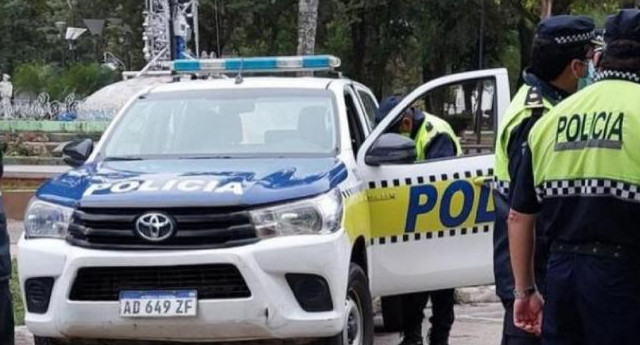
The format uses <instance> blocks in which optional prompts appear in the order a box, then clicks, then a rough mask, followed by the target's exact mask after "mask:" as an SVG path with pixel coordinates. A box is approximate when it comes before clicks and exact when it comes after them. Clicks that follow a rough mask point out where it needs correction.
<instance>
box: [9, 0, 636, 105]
mask: <svg viewBox="0 0 640 345" xmlns="http://www.w3.org/2000/svg"><path fill="white" fill-rule="evenodd" d="M298 1H299V0H268V1H255V0H200V36H201V40H200V49H201V50H206V51H207V52H215V53H216V54H217V55H218V56H239V55H242V56H249V55H291V54H295V53H296V46H297V10H298ZM639 2H640V1H638V0H579V1H578V0H554V1H553V7H552V12H553V14H563V13H572V14H588V15H592V16H593V17H594V18H595V20H596V22H597V23H598V25H599V26H602V25H604V21H605V18H606V16H607V15H608V14H610V13H613V12H615V11H616V10H617V9H618V8H620V7H624V6H633V5H634V4H635V5H637V4H638V3H639ZM76 3H77V5H75V6H73V7H72V8H70V7H69V2H68V1H67V0H4V1H2V2H0V32H1V33H2V34H0V70H2V72H5V73H7V72H8V73H9V74H12V75H14V78H13V80H14V82H16V83H17V84H16V86H17V87H18V89H19V90H22V91H23V92H28V93H33V94H37V93H38V92H39V91H42V90H46V91H47V92H50V93H51V95H52V97H55V96H56V95H63V94H65V93H68V92H72V91H75V92H76V93H79V94H82V95H86V94H88V93H89V92H91V91H92V90H95V89H96V88H97V87H98V86H100V85H104V83H106V82H108V81H110V80H111V76H110V74H109V73H108V72H106V71H103V70H101V69H100V68H99V67H98V66H97V65H95V63H97V62H99V61H100V60H101V58H102V56H101V52H103V51H109V52H112V53H114V54H115V55H117V56H118V57H120V58H121V59H122V60H123V61H124V62H125V64H126V65H127V67H128V68H129V69H131V70H139V69H140V68H142V66H143V65H144V63H145V62H144V60H143V56H142V44H143V43H142V40H141V36H142V10H143V8H144V2H143V1H139V0H110V1H77V2H76ZM540 8H541V1H540V0H429V1H420V0H405V1H396V0H324V1H320V5H319V9H318V27H317V37H316V52H317V53H329V54H334V55H337V56H339V57H340V58H341V59H342V67H341V70H342V71H343V72H344V74H345V75H346V76H348V77H351V78H353V79H355V80H358V81H360V82H362V83H364V84H366V85H367V86H369V87H371V88H372V89H373V90H374V92H375V93H376V95H377V96H378V97H382V96H384V95H386V94H390V93H406V92H408V91H410V90H411V89H412V88H413V87H415V86H417V85H419V84H421V83H423V82H425V81H427V80H430V79H433V78H436V77H439V76H442V75H444V74H448V73H454V72H462V71H468V70H474V69H478V68H480V67H482V68H491V67H507V68H508V70H509V74H510V76H511V80H512V82H513V85H514V86H515V84H516V82H517V81H518V79H519V77H520V75H521V70H522V68H524V67H525V66H526V65H527V64H528V62H529V61H528V55H529V51H530V44H531V40H532V39H533V35H534V29H535V25H536V24H537V23H538V22H539V20H540V16H541V14H540V12H541V9H540ZM82 18H103V19H104V18H118V19H119V20H121V23H118V21H117V20H116V21H107V22H106V25H105V28H104V30H103V35H102V36H101V37H93V36H90V35H89V34H84V35H83V36H81V38H80V39H79V40H78V42H77V43H78V62H79V66H80V67H78V66H74V67H71V68H69V56H68V55H69V54H68V50H67V46H66V43H65V42H64V41H63V40H62V39H61V37H60V35H59V33H58V30H57V29H56V27H55V22H56V21H65V22H66V23H67V24H68V25H69V26H80V27H82V26H83V23H82ZM482 18H484V21H483V20H482ZM481 23H483V24H482V25H483V28H482V30H481V29H480V27H481ZM481 35H482V36H481ZM481 42H482V47H483V54H482V56H479V50H480V49H479V48H480V43H481ZM65 60H66V63H65V64H63V61H65ZM33 61H44V62H33ZM30 62H33V63H30ZM25 63H29V64H28V65H26V66H20V65H23V64H25ZM92 63H93V64H94V65H91V64H92ZM18 66H20V68H19V69H18V68H17V67H18ZM63 66H65V67H63ZM18 84H19V85H18Z"/></svg>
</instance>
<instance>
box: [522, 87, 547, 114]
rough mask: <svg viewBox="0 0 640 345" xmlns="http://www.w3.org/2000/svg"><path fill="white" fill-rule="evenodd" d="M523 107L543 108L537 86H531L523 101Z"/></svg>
mask: <svg viewBox="0 0 640 345" xmlns="http://www.w3.org/2000/svg"><path fill="white" fill-rule="evenodd" d="M524 107H525V108H528V109H535V108H544V102H543V101H542V93H540V90H538V88H537V87H535V86H532V87H531V88H530V89H529V92H527V98H525V101H524Z"/></svg>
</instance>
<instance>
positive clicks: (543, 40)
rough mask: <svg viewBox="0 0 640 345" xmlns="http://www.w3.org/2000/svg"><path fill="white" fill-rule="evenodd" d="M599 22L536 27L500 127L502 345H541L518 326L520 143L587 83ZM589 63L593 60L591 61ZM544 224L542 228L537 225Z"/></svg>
mask: <svg viewBox="0 0 640 345" xmlns="http://www.w3.org/2000/svg"><path fill="white" fill-rule="evenodd" d="M594 28H595V27H594V23H593V21H592V20H591V19H590V18H587V17H583V16H567V15H563V16H557V17H551V18H549V19H547V20H544V21H542V22H541V23H540V24H539V25H538V27H537V28H536V35H535V38H534V41H533V48H532V51H531V65H530V67H529V68H527V69H525V71H524V73H523V80H524V85H523V86H522V87H521V88H520V90H519V91H518V93H517V94H516V95H515V97H514V98H513V101H512V102H511V104H510V105H509V108H508V109H507V112H506V114H505V116H504V120H503V121H502V124H501V125H500V128H499V129H498V135H497V138H498V139H497V140H496V164H495V173H496V179H497V188H496V189H497V190H496V191H495V192H494V199H495V204H496V206H497V207H496V222H495V227H494V234H493V242H494V276H495V282H496V293H497V295H498V297H499V298H500V300H501V301H502V304H503V306H504V308H505V318H504V320H503V329H502V345H515V344H539V343H540V340H539V338H538V337H537V336H535V335H532V334H530V333H527V332H524V331H523V330H521V329H519V328H517V327H515V326H514V325H513V318H512V314H513V312H512V310H513V302H514V299H513V289H514V285H513V275H512V273H511V263H510V260H509V241H508V238H507V215H508V213H509V185H510V183H512V182H514V181H516V180H517V179H518V177H517V169H518V166H519V165H520V160H521V152H522V151H521V146H522V143H523V142H524V141H526V138H527V136H528V135H529V131H530V129H531V127H532V126H533V124H534V123H535V122H536V121H538V119H540V117H542V116H543V115H544V114H545V113H546V112H548V111H549V110H550V109H551V108H552V107H553V106H555V105H556V104H558V103H559V102H560V101H562V100H563V99H565V98H566V97H568V96H569V95H570V94H572V93H574V92H575V91H576V89H577V87H578V85H579V84H582V85H585V86H586V85H588V84H589V83H590V79H591V75H592V74H593V72H594V69H593V65H592V64H591V63H588V57H589V56H590V55H591V54H592V53H593V49H592V47H591V39H592V35H593V32H594ZM587 64H588V65H587ZM538 229H540V228H538ZM536 239H537V243H536V252H535V258H536V272H535V273H536V274H535V276H536V282H537V283H538V286H539V287H542V286H543V278H544V268H545V263H546V254H547V249H546V245H545V240H544V238H543V236H542V235H541V234H540V233H539V231H538V232H537V233H536Z"/></svg>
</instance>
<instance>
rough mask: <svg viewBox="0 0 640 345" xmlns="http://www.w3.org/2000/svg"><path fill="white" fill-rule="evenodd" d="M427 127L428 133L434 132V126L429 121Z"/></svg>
mask: <svg viewBox="0 0 640 345" xmlns="http://www.w3.org/2000/svg"><path fill="white" fill-rule="evenodd" d="M425 127H426V128H427V131H428V132H431V131H432V130H433V124H432V123H431V122H429V121H427V123H425Z"/></svg>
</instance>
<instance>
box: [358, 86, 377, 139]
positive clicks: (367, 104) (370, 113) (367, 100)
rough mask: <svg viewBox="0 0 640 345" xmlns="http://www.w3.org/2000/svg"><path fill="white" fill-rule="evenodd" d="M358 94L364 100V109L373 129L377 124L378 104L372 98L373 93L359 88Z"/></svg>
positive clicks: (369, 124)
mask: <svg viewBox="0 0 640 345" xmlns="http://www.w3.org/2000/svg"><path fill="white" fill-rule="evenodd" d="M358 95H359V96H360V99H361V100H362V105H363V106H364V111H365V113H366V114H365V115H366V120H367V125H368V126H369V129H373V128H374V127H375V126H376V116H377V114H378V104H377V103H376V101H375V100H374V99H373V98H371V95H370V94H369V93H367V92H365V91H362V90H358Z"/></svg>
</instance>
